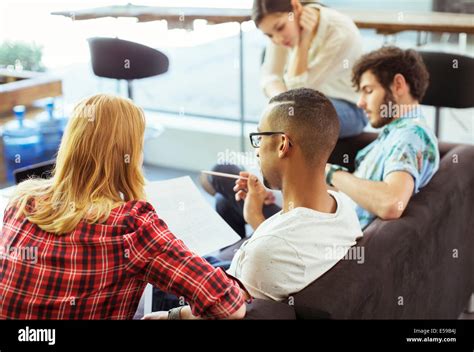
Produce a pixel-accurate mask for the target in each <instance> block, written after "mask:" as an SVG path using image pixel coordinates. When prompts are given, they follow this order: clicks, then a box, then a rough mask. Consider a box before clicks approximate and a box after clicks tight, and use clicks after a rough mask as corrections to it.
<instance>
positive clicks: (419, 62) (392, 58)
mask: <svg viewBox="0 0 474 352" xmlns="http://www.w3.org/2000/svg"><path fill="white" fill-rule="evenodd" d="M369 70H370V72H372V73H373V74H374V76H375V77H376V78H377V80H378V81H379V83H380V84H381V85H382V87H383V88H384V89H385V91H386V92H389V93H390V86H391V85H392V82H393V77H395V75H396V74H397V73H400V74H401V75H403V77H404V78H405V81H406V82H407V84H408V86H409V87H410V94H411V96H412V97H413V98H414V99H416V100H418V101H421V99H422V98H423V96H424V95H425V92H426V89H427V88H428V84H429V79H430V75H429V73H428V70H427V69H426V66H425V63H424V62H423V59H422V57H421V55H420V54H419V53H417V52H416V51H415V50H413V49H407V50H403V49H400V48H398V47H396V46H386V47H382V48H380V49H377V50H374V51H371V52H370V53H367V54H365V55H363V56H362V57H361V58H360V59H359V60H358V61H357V62H356V63H355V65H354V67H353V69H352V83H353V85H354V87H355V88H356V89H357V90H359V89H360V79H361V77H362V75H363V74H364V73H365V72H366V71H369Z"/></svg>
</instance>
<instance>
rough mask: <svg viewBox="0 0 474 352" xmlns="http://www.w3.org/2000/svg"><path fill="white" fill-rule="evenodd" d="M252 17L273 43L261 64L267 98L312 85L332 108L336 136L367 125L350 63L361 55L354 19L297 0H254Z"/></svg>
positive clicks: (354, 133) (315, 4)
mask: <svg viewBox="0 0 474 352" xmlns="http://www.w3.org/2000/svg"><path fill="white" fill-rule="evenodd" d="M252 19H253V20H254V21H255V24H256V25H257V27H258V28H259V29H260V30H261V31H262V32H263V33H265V34H266V35H267V36H268V37H269V38H270V39H271V42H270V43H269V44H268V46H267V48H266V52H265V60H264V63H263V67H262V81H261V84H262V87H263V89H264V92H265V94H266V96H267V97H269V98H270V97H273V96H275V95H277V94H279V93H282V92H285V91H287V90H290V89H294V88H312V89H315V90H318V91H320V92H322V93H324V94H325V95H326V96H328V97H329V98H330V100H331V102H332V103H333V105H334V107H335V108H336V112H337V114H338V116H339V120H340V125H341V130H340V134H339V136H340V137H348V136H353V135H357V134H359V133H361V132H362V130H363V128H364V127H365V125H366V124H367V118H366V116H365V114H364V113H363V111H362V110H361V109H359V108H358V107H357V106H356V103H357V99H358V97H357V93H356V91H355V90H354V88H353V87H352V84H351V72H352V66H353V65H354V63H355V61H357V59H358V58H359V57H360V56H361V54H362V38H361V36H360V33H359V30H358V29H357V27H356V25H355V24H354V22H353V21H352V20H351V19H350V18H348V17H347V16H345V15H342V14H340V13H339V12H337V11H335V10H332V9H330V8H327V7H324V6H322V5H321V4H318V3H314V2H313V3H305V4H304V6H303V5H302V4H301V2H300V1H299V0H254V5H253V11H252Z"/></svg>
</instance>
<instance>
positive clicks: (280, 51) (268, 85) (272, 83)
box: [260, 42, 288, 98]
mask: <svg viewBox="0 0 474 352" xmlns="http://www.w3.org/2000/svg"><path fill="white" fill-rule="evenodd" d="M287 57H288V49H286V48H284V47H281V46H278V45H275V44H274V43H273V42H269V43H268V45H267V47H266V50H265V60H264V62H263V64H262V71H261V81H260V83H261V86H262V88H263V92H264V93H265V95H266V96H267V98H271V97H273V96H275V95H278V94H280V93H283V92H286V91H287V90H288V89H287V88H286V85H285V82H284V81H283V75H284V74H285V66H286V61H287Z"/></svg>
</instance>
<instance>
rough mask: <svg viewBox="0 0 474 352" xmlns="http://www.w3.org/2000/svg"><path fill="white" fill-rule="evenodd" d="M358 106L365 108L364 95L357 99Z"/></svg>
mask: <svg viewBox="0 0 474 352" xmlns="http://www.w3.org/2000/svg"><path fill="white" fill-rule="evenodd" d="M357 106H358V107H359V108H361V109H364V108H365V100H364V98H363V97H362V96H361V97H360V98H359V101H357Z"/></svg>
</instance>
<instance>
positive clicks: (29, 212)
mask: <svg viewBox="0 0 474 352" xmlns="http://www.w3.org/2000/svg"><path fill="white" fill-rule="evenodd" d="M144 132H145V117H144V114H143V111H142V110H141V109H140V108H139V107H137V106H136V105H135V104H134V103H133V102H132V101H131V100H129V99H124V98H120V97H116V96H111V95H105V94H98V95H95V96H92V97H90V98H86V99H84V100H82V101H81V102H80V103H79V104H78V105H77V106H76V107H75V108H74V111H73V113H72V116H71V118H70V121H69V123H68V125H67V128H66V131H65V133H64V136H63V138H62V141H61V146H60V148H59V151H58V156H57V159H56V166H55V168H54V171H53V176H52V178H50V179H48V180H44V179H29V180H27V181H24V182H22V183H21V184H19V185H18V187H17V190H16V192H15V194H14V196H13V198H12V202H13V204H16V206H17V207H18V211H17V213H16V216H17V217H19V216H21V215H22V214H23V215H25V217H26V218H27V219H28V220H29V221H30V222H31V223H33V224H36V225H38V226H39V227H40V228H41V229H42V230H44V231H47V232H52V233H56V234H64V233H68V232H71V231H73V230H74V229H75V228H76V226H77V225H78V223H79V222H80V221H81V220H87V221H88V222H89V223H95V222H103V221H105V220H107V218H108V217H109V215H110V211H111V210H112V209H113V208H114V207H117V206H119V205H121V204H123V203H124V202H126V201H130V200H138V199H144V198H145V194H144V183H145V180H144V177H143V173H142V168H141V164H142V160H143V159H142V152H143V138H144ZM30 201H34V206H32V207H30Z"/></svg>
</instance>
